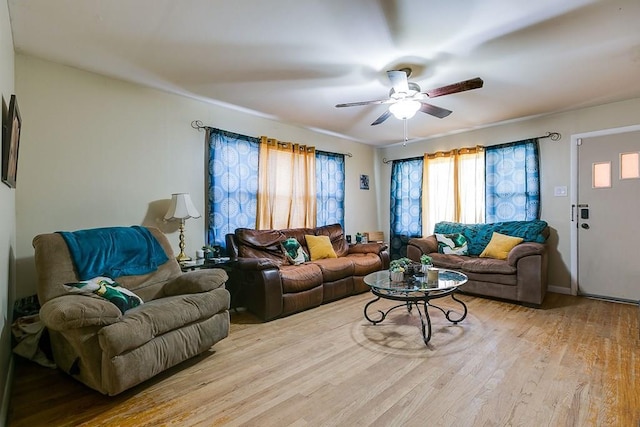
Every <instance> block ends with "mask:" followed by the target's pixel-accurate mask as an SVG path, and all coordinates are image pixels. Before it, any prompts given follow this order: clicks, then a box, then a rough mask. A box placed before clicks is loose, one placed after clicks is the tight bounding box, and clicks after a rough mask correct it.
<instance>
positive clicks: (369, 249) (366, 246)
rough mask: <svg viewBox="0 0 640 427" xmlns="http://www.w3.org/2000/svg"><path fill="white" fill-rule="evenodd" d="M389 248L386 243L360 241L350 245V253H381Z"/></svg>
mask: <svg viewBox="0 0 640 427" xmlns="http://www.w3.org/2000/svg"><path fill="white" fill-rule="evenodd" d="M386 249H387V244H386V243H375V242H371V243H358V244H355V245H349V253H350V254H380V253H381V252H383V251H385V250H386Z"/></svg>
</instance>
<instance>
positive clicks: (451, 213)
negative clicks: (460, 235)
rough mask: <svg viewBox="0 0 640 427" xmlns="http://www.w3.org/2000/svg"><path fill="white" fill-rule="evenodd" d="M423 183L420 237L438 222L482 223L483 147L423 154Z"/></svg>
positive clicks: (431, 230) (429, 232) (427, 233)
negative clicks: (421, 233)
mask: <svg viewBox="0 0 640 427" xmlns="http://www.w3.org/2000/svg"><path fill="white" fill-rule="evenodd" d="M423 180H424V182H423V188H424V191H423V198H422V203H423V206H422V215H423V218H422V224H423V230H422V232H423V236H428V235H430V234H433V229H434V227H435V225H436V223H438V222H440V221H452V222H463V223H467V224H473V223H480V222H484V149H483V147H480V146H477V147H473V148H461V149H458V150H451V151H446V152H444V151H439V152H437V153H433V154H425V156H424V173H423Z"/></svg>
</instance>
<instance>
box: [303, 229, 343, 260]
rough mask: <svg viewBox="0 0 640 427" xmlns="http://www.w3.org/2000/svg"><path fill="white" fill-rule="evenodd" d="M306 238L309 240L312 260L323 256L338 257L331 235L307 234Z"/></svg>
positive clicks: (308, 246) (308, 244) (308, 245)
mask: <svg viewBox="0 0 640 427" xmlns="http://www.w3.org/2000/svg"><path fill="white" fill-rule="evenodd" d="M304 238H305V240H306V241H307V248H309V256H310V257H311V261H315V260H317V259H323V258H338V257H337V255H336V251H334V250H333V246H331V240H330V239H329V236H312V235H310V234H307V235H305V236H304Z"/></svg>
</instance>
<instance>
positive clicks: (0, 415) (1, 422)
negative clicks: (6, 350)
mask: <svg viewBox="0 0 640 427" xmlns="http://www.w3.org/2000/svg"><path fill="white" fill-rule="evenodd" d="M11 384H13V354H12V355H11V356H9V372H7V381H6V383H5V384H4V387H3V393H2V406H0V427H5V426H6V425H7V415H8V414H9V400H10V398H11Z"/></svg>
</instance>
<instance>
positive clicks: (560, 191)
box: [553, 185, 567, 197]
mask: <svg viewBox="0 0 640 427" xmlns="http://www.w3.org/2000/svg"><path fill="white" fill-rule="evenodd" d="M553 195H554V196H555V197H567V186H566V185H562V186H559V187H554V189H553Z"/></svg>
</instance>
